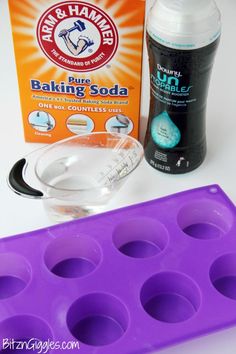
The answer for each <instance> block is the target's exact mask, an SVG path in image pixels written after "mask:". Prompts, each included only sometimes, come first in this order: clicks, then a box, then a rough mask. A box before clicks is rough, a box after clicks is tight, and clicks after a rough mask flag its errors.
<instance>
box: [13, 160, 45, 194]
mask: <svg viewBox="0 0 236 354" xmlns="http://www.w3.org/2000/svg"><path fill="white" fill-rule="evenodd" d="M25 165H26V159H21V160H19V161H17V162H16V163H15V165H14V166H13V167H12V169H11V171H10V173H9V177H8V182H9V185H10V187H11V188H12V189H13V191H14V192H15V193H17V194H19V195H22V196H25V197H29V198H42V197H43V193H42V192H40V191H38V190H37V189H34V188H32V187H30V186H29V185H28V184H27V183H26V182H25V181H24V178H23V169H24V166H25Z"/></svg>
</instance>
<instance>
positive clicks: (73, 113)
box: [9, 0, 145, 143]
mask: <svg viewBox="0 0 236 354" xmlns="http://www.w3.org/2000/svg"><path fill="white" fill-rule="evenodd" d="M9 8H10V14H11V22H12V31H13V39H14V47H15V56H16V65H17V71H18V81H19V88H20V96H21V105H22V115H23V123H24V131H25V139H26V141H28V142H42V143H51V142H54V141H57V140H60V139H63V138H66V137H70V136H72V135H75V134H81V133H89V132H93V131H109V132H120V133H124V134H131V135H132V136H134V137H136V138H137V137H138V130H139V124H138V123H139V113H140V91H141V66H142V46H143V24H144V14H145V1H144V0H132V1H131V0H119V1H117V0H93V1H61V2H59V1H53V0H40V1H34V0H9Z"/></svg>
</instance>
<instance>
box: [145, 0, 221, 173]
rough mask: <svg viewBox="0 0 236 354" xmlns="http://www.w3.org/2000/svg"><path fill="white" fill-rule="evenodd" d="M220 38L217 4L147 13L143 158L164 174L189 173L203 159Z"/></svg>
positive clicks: (192, 1)
mask: <svg viewBox="0 0 236 354" xmlns="http://www.w3.org/2000/svg"><path fill="white" fill-rule="evenodd" d="M220 33H221V20H220V12H219V10H218V8H217V6H216V3H215V1H214V0H156V2H155V4H154V6H153V8H152V9H151V11H150V13H149V17H148V23H147V45H148V53H149V63H150V82H151V102H150V113H149V121H148V128H147V133H146V139H145V157H146V159H147V161H148V162H149V163H150V164H151V165H152V166H153V167H154V168H156V169H158V170H160V171H163V172H166V173H172V174H177V173H186V172H189V171H191V170H194V169H195V168H197V167H198V166H199V165H200V164H201V163H202V162H203V160H204V158H205V155H206V131H205V117H206V104H207V95H208V87H209V82H210V76H211V75H210V74H211V70H212V66H213V62H214V58H215V54H216V50H217V47H218V44H219V38H220Z"/></svg>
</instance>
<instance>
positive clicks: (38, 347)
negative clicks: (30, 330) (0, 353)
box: [2, 338, 80, 354]
mask: <svg viewBox="0 0 236 354" xmlns="http://www.w3.org/2000/svg"><path fill="white" fill-rule="evenodd" d="M73 349H80V344H79V342H76V341H69V342H66V341H64V342H59V341H56V342H54V341H51V340H47V341H41V340H39V339H37V338H31V339H29V340H15V339H10V338H4V339H3V340H2V350H10V351H16V350H19V351H21V350H24V351H27V350H29V351H31V352H32V351H35V353H36V354H46V353H48V352H49V351H50V350H73ZM19 354H20V352H19Z"/></svg>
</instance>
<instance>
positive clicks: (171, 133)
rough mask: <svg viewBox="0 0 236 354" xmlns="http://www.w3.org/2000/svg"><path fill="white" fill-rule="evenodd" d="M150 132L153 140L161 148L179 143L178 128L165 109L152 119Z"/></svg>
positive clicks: (171, 146) (169, 147)
mask: <svg viewBox="0 0 236 354" xmlns="http://www.w3.org/2000/svg"><path fill="white" fill-rule="evenodd" d="M151 134H152V138H153V140H154V142H155V143H156V144H157V145H159V146H160V147H162V148H163V149H171V148H174V147H175V146H177V145H178V144H179V142H180V139H181V134H180V131H179V129H178V128H177V127H176V125H175V124H174V123H173V121H172V120H171V118H170V116H169V114H168V113H167V112H166V111H164V112H162V113H161V114H159V115H158V116H157V117H155V118H154V119H153V121H152V124H151Z"/></svg>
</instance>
